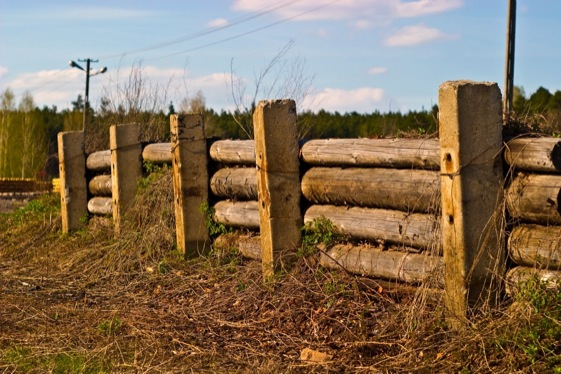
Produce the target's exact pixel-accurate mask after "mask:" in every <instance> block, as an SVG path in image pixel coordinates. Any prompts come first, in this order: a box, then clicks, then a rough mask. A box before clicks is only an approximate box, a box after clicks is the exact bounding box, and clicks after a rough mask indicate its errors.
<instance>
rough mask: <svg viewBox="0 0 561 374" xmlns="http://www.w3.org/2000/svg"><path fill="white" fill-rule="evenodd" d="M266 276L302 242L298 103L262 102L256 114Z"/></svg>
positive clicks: (257, 158)
mask: <svg viewBox="0 0 561 374" xmlns="http://www.w3.org/2000/svg"><path fill="white" fill-rule="evenodd" d="M253 124H254V134H255V156H256V164H257V171H258V177H257V183H258V196H259V198H258V200H259V221H260V228H261V251H262V261H263V275H264V277H265V278H267V277H269V276H271V275H272V274H274V272H275V270H277V269H278V268H279V266H280V265H281V264H282V261H289V260H290V259H291V257H293V256H294V254H295V250H296V248H297V247H298V246H299V245H300V242H301V229H302V224H303V223H302V222H303V221H302V212H301V209H300V196H301V191H300V166H299V159H298V156H299V152H300V148H299V145H298V133H297V129H296V104H295V103H294V101H293V100H277V101H261V102H260V103H259V105H258V106H257V109H256V110H255V113H254V114H253Z"/></svg>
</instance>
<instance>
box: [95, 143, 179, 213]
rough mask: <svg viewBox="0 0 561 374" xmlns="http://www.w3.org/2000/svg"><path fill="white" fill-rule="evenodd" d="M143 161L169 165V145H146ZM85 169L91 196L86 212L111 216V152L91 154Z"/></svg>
mask: <svg viewBox="0 0 561 374" xmlns="http://www.w3.org/2000/svg"><path fill="white" fill-rule="evenodd" d="M142 158H143V160H144V161H148V162H151V163H153V164H166V163H167V164H170V163H171V144H170V143H153V144H148V145H147V146H146V147H145V148H144V150H143V151H142ZM86 169H87V171H88V174H90V175H91V178H90V179H89V182H88V192H89V195H90V196H92V197H91V198H90V199H89V200H88V212H89V213H91V214H97V215H105V216H107V215H111V214H112V213H113V206H112V197H111V195H112V190H113V184H112V183H113V182H112V176H111V151H110V150H104V151H98V152H93V153H91V154H90V155H88V157H87V159H86Z"/></svg>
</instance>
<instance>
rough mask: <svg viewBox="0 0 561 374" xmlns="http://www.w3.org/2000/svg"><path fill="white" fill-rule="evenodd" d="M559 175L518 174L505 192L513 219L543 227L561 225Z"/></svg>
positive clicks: (560, 184) (560, 178) (560, 183)
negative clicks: (542, 225)
mask: <svg viewBox="0 0 561 374" xmlns="http://www.w3.org/2000/svg"><path fill="white" fill-rule="evenodd" d="M560 192H561V175H538V174H526V173H519V174H518V175H517V176H516V178H514V180H513V181H512V183H511V184H510V186H509V187H508V189H507V192H506V205H507V209H508V212H509V213H510V215H511V216H512V217H513V218H516V219H520V220H522V221H525V222H533V223H540V224H544V225H561V214H560V210H559V204H560V199H561V197H560Z"/></svg>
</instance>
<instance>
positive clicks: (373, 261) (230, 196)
mask: <svg viewBox="0 0 561 374" xmlns="http://www.w3.org/2000/svg"><path fill="white" fill-rule="evenodd" d="M210 157H211V159H212V160H213V161H214V162H217V163H220V164H221V165H223V166H224V167H222V168H220V169H219V170H218V171H216V172H215V173H214V175H213V176H212V178H211V183H210V186H211V190H212V192H213V194H214V195H215V197H217V198H220V199H223V200H221V201H218V202H217V203H216V204H215V205H214V215H215V216H214V218H215V220H216V221H217V222H220V223H222V224H225V225H228V226H235V227H243V228H246V229H252V230H257V229H259V209H258V205H257V172H256V169H255V151H254V144H253V141H251V140H247V141H233V140H230V141H217V142H215V143H214V144H212V145H211V147H210ZM301 165H302V169H303V170H305V173H304V174H303V177H302V184H301V188H302V194H303V196H304V197H305V199H306V201H305V202H304V207H306V206H307V207H308V208H307V209H306V211H305V215H304V220H305V222H312V221H314V220H315V219H318V218H320V217H323V218H326V219H328V220H330V221H331V222H332V223H333V224H334V226H335V229H336V230H337V231H338V232H339V233H340V234H342V235H345V236H348V237H350V238H351V239H354V240H356V241H359V240H369V241H372V242H375V243H376V246H373V245H366V246H364V245H363V246H352V245H351V246H344V247H342V246H336V247H334V248H330V249H327V251H326V252H325V253H324V255H323V256H322V260H321V261H322V263H323V265H325V266H327V267H339V266H340V265H341V264H344V265H345V267H346V268H347V270H350V271H353V272H356V273H361V274H368V275H371V276H377V277H381V278H386V279H394V280H402V281H407V282H417V281H420V280H422V279H424V278H426V277H427V275H428V274H430V273H431V272H432V271H433V270H434V269H435V268H439V267H441V265H442V259H441V257H440V256H428V254H429V253H430V252H432V253H438V252H439V250H440V236H439V231H438V227H439V219H438V214H439V212H438V211H439V209H438V207H439V204H440V192H439V191H440V180H439V175H438V169H439V165H440V163H439V144H438V140H437V139H329V140H312V141H309V142H307V143H305V144H304V145H303V146H302V148H301ZM246 239H247V240H246ZM258 243H259V241H258V240H256V239H255V238H254V237H253V238H245V239H244V238H241V239H239V240H238V248H239V249H240V251H242V252H244V251H245V252H247V253H246V255H248V256H249V257H255V256H256V255H255V254H256V253H259V250H258V249H256V248H255V247H256V246H257V245H258ZM390 247H391V249H392V250H390V251H388V250H382V249H381V248H386V249H387V248H390ZM246 249H247V251H246ZM396 249H400V251H396ZM427 249H431V251H427ZM423 251H424V253H419V252H423ZM382 264H383V265H382ZM406 264H407V265H406ZM405 265H406V266H405ZM439 283H441V282H439Z"/></svg>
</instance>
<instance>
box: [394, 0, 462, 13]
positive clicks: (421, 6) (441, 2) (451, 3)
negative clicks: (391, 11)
mask: <svg viewBox="0 0 561 374" xmlns="http://www.w3.org/2000/svg"><path fill="white" fill-rule="evenodd" d="M396 3H397V4H396V7H395V13H396V14H397V16H398V17H419V16H424V15H427V14H433V13H443V12H447V11H449V10H452V9H456V8H460V7H461V6H463V5H464V2H463V0H417V1H397V2H396Z"/></svg>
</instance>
